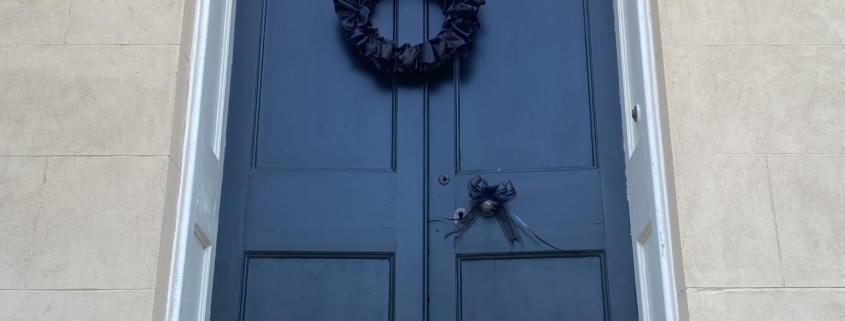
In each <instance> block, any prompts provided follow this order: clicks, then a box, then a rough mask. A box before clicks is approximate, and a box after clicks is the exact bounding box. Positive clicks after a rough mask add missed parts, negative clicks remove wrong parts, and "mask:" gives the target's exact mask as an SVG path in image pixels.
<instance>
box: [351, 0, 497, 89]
mask: <svg viewBox="0 0 845 321" xmlns="http://www.w3.org/2000/svg"><path fill="white" fill-rule="evenodd" d="M377 1H378V0H334V8H335V12H337V17H338V19H340V22H341V24H342V25H343V30H344V31H345V33H346V40H347V41H348V42H349V44H350V45H352V47H353V48H354V49H355V51H356V52H357V53H358V54H360V55H362V56H364V57H366V58H368V59H369V60H370V61H372V62H373V64H375V66H376V68H377V69H378V70H379V71H381V72H386V73H413V72H425V71H430V70H433V69H436V68H438V67H440V66H442V65H443V64H445V63H448V62H450V61H452V60H453V59H454V58H455V57H461V58H463V57H466V56H467V55H468V54H469V53H470V51H472V40H471V39H470V36H471V35H472V32H473V31H474V29H475V27H476V26H478V8H479V7H480V6H481V5H483V4H484V3H485V0H444V4H443V6H444V10H443V11H444V14H445V15H446V21H444V22H443V25H442V28H441V30H440V32H439V33H438V34H437V36H436V37H434V38H432V39H429V40H428V41H426V42H423V43H421V44H416V45H413V46H412V45H411V44H407V43H406V44H404V45H402V46H401V47H397V45H396V42H394V41H393V40H390V39H385V38H384V37H382V36H380V35H379V31H378V29H377V28H376V27H374V26H373V23H372V21H370V11H372V8H373V5H375V3H376V2H377Z"/></svg>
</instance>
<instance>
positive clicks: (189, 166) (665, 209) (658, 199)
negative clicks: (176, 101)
mask: <svg viewBox="0 0 845 321" xmlns="http://www.w3.org/2000/svg"><path fill="white" fill-rule="evenodd" d="M205 1H211V0H199V1H197V4H196V6H197V8H199V6H200V5H201V4H202V3H204V2H205ZM229 1H232V2H237V0H229ZM613 2H614V8H615V11H616V13H615V21H616V23H615V27H614V28H615V30H616V37H617V45H619V44H624V43H640V44H641V45H643V46H644V47H645V48H647V50H648V51H649V52H648V53H647V54H646V55H644V56H645V57H646V58H645V59H644V60H643V61H641V63H642V64H643V65H644V66H649V68H647V70H642V69H637V68H632V66H631V64H629V63H628V61H627V60H626V59H620V60H619V66H618V68H619V73H620V77H623V76H626V75H627V76H628V77H631V76H633V79H642V81H644V82H646V83H649V84H654V85H653V86H647V87H646V90H648V91H649V92H648V93H647V96H648V97H650V98H651V99H650V101H649V103H648V106H646V108H648V114H650V115H653V116H654V117H647V119H649V120H650V121H646V122H644V124H640V125H644V126H647V128H648V132H649V133H650V135H649V137H648V139H649V140H650V142H651V143H652V146H654V148H651V149H650V150H649V153H650V156H651V157H652V159H656V160H663V159H664V146H663V145H664V142H665V141H667V140H664V139H663V135H666V134H668V133H663V132H662V131H661V129H662V126H661V120H662V121H665V120H666V118H665V116H666V115H661V114H660V111H661V110H660V109H661V108H659V107H660V103H661V101H660V99H659V98H658V97H660V96H659V91H660V90H663V88H660V85H662V84H661V83H659V82H658V81H657V80H658V79H659V77H660V75H659V74H658V71H657V70H656V67H655V66H656V63H655V61H656V60H657V59H656V57H657V56H656V55H655V50H654V49H655V48H659V47H657V46H659V45H660V44H659V43H655V38H657V39H659V38H658V37H655V35H656V34H657V33H656V31H657V30H656V29H654V27H655V26H656V23H654V20H655V19H654V14H656V12H657V11H656V10H655V9H656V6H657V4H656V0H613ZM630 2H634V3H635V5H633V6H624V5H623V4H626V3H630ZM236 7H237V5H236V3H235V4H233V5H232V6H231V7H230V8H229V12H223V13H221V14H225V15H228V16H229V17H234V16H235V10H236ZM631 7H634V8H637V7H638V8H641V9H644V12H640V13H639V14H637V16H638V17H639V21H638V28H639V30H638V31H639V32H636V33H633V34H634V35H635V36H631V35H630V33H629V32H627V31H628V30H626V29H627V28H626V27H625V25H624V24H620V23H619V19H620V15H622V14H624V13H625V12H623V11H624V10H625V9H624V8H631ZM194 19H195V21H194V22H193V24H192V25H193V30H192V33H193V35H194V37H193V38H192V39H193V41H194V42H196V41H197V35H198V34H200V33H208V32H214V33H223V34H229V35H231V34H234V24H227V25H225V26H223V28H211V27H212V26H210V25H209V24H208V21H209V19H202V17H201V15H195V18H194ZM640 35H642V36H640ZM233 43H234V42H233V41H229V42H228V43H227V45H228V46H229V48H207V47H204V46H197V44H196V43H194V45H193V46H192V47H191V52H190V53H188V54H189V55H190V57H192V59H191V66H190V69H191V70H190V71H189V75H190V76H189V82H190V83H194V82H196V81H198V80H199V78H200V77H202V76H203V72H202V70H197V68H199V69H202V68H203V67H202V66H201V65H199V64H195V63H194V59H193V58H194V57H197V56H198V55H203V54H204V53H203V52H199V51H200V50H218V51H219V50H221V49H225V50H229V51H230V52H231V50H232V45H233ZM618 50H619V49H617V51H618ZM229 63H231V62H229ZM221 67H223V66H221ZM223 70H228V68H224V69H223ZM220 77H221V79H218V80H219V81H222V82H220V83H226V84H228V78H229V73H228V72H227V73H223V74H221V75H220ZM620 90H622V88H620ZM620 94H621V93H620ZM621 99H623V101H622V106H623V109H624V106H625V101H624V99H626V97H625V95H621ZM191 100H192V99H191V98H189V101H188V102H187V104H188V108H187V111H186V117H185V122H186V126H185V133H184V140H183V142H182V146H183V157H182V164H181V168H182V174H181V181H180V186H179V203H178V204H179V205H178V208H177V211H176V222H181V221H182V219H183V218H184V217H187V216H189V215H190V211H191V210H193V206H192V204H183V202H184V201H183V200H184V199H185V197H184V196H185V195H186V194H187V193H190V191H187V189H189V187H190V185H191V181H192V180H193V176H194V173H195V172H196V171H197V170H198V168H197V163H196V160H197V157H196V152H197V151H196V149H195V148H191V147H194V146H196V139H197V133H196V132H193V131H191V124H196V123H197V122H198V121H199V116H200V113H199V112H198V110H196V109H197V108H212V107H215V106H195V105H194V104H192V101H191ZM226 104H228V101H227V102H226ZM623 116H625V117H623V119H624V121H623V124H621V125H622V126H623V127H624V128H623V133H625V135H628V130H627V128H628V126H629V122H631V121H632V120H631V117H628V115H623ZM223 117H226V115H223ZM208 134H210V135H214V134H216V135H217V136H216V137H214V138H215V139H216V140H217V141H218V142H221V146H225V138H226V128H225V127H224V128H222V130H219V131H217V132H216V133H208ZM626 139H627V137H626ZM667 142H668V141H667ZM626 155H627V154H626ZM626 159H627V157H626ZM646 174H647V175H651V176H652V177H654V178H655V184H654V185H653V189H654V190H653V192H654V193H653V195H655V199H654V200H653V201H654V202H655V204H656V208H657V212H658V213H656V214H657V216H658V218H660V219H662V221H663V222H665V224H660V226H658V227H657V228H658V231H657V232H658V235H659V236H660V238H659V242H660V245H661V248H662V249H664V250H663V251H662V253H661V254H662V255H661V261H660V262H659V264H660V265H661V267H662V268H661V271H662V273H661V274H662V279H663V282H662V283H663V291H664V294H666V296H665V297H666V300H665V302H663V304H664V306H665V311H666V315H667V316H669V318H672V319H671V320H677V319H678V303H677V301H678V300H677V295H675V293H676V290H675V287H676V286H675V271H674V268H675V265H674V259H673V253H674V252H673V250H672V247H673V245H674V244H672V237H671V235H672V234H671V232H672V231H671V229H670V224H668V222H670V217H669V213H670V212H669V209H670V206H669V194H668V191H669V190H668V187H667V183H666V182H667V180H666V164H665V163H663V162H662V161H658V162H653V166H652V167H651V172H650V173H646ZM222 183H223V182H222V179H221V180H220V181H218V182H217V184H219V185H221V186H222ZM218 190H220V189H218ZM629 194H630V193H629ZM218 208H219V207H218ZM629 214H630V213H629ZM191 233H193V227H192V226H190V224H178V223H177V227H176V231H175V236H176V238H175V239H174V244H173V249H172V253H171V266H170V271H169V280H170V282H169V285H168V298H167V307H166V308H167V316H168V317H167V320H168V321H187V320H179V319H178V316H177V315H176V314H175V313H174V312H178V311H179V310H180V309H181V302H180V300H179V298H180V297H181V294H182V291H183V288H182V286H181V284H182V282H181V280H183V279H184V272H185V271H184V253H185V251H186V247H187V244H186V243H185V242H179V241H178V240H179V239H181V238H180V237H179V236H184V235H187V234H191ZM215 248H216V247H215ZM632 251H633V249H632ZM212 264H214V263H213V262H212ZM205 280H206V283H207V284H202V285H201V286H202V287H203V288H205V289H208V288H210V287H211V285H212V284H211V283H212V282H213V277H211V276H209V277H207V278H205ZM639 308H640V309H643V308H644V307H642V306H640V307H639ZM191 321H193V320H191Z"/></svg>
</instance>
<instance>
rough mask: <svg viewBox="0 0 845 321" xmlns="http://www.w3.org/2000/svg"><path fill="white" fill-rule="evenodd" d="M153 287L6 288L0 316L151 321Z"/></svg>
mask: <svg viewBox="0 0 845 321" xmlns="http://www.w3.org/2000/svg"><path fill="white" fill-rule="evenodd" d="M154 296H155V292H154V291H153V290H136V291H96V290H89V291H2V290H0V302H2V303H3V304H0V320H10V321H149V320H151V319H152V316H153V313H152V312H153V301H154V300H155V298H154Z"/></svg>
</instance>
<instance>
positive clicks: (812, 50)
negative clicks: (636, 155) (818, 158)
mask: <svg viewBox="0 0 845 321" xmlns="http://www.w3.org/2000/svg"><path fill="white" fill-rule="evenodd" d="M664 55H665V56H664V61H665V62H666V66H665V67H666V91H667V99H668V107H669V119H670V125H669V127H670V130H671V135H672V136H671V140H672V144H673V146H672V148H673V152H674V153H679V154H688V153H696V154H697V153H845V139H842V137H845V108H843V103H842V102H843V101H845V90H842V84H843V83H845V72H843V70H845V47H724V46H717V47H713V46H698V47H667V48H665V50H664Z"/></svg>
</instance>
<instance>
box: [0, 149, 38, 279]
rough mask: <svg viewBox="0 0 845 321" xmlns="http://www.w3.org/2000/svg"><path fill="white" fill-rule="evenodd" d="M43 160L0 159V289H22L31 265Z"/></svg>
mask: <svg viewBox="0 0 845 321" xmlns="http://www.w3.org/2000/svg"><path fill="white" fill-rule="evenodd" d="M45 166H46V159H44V158H39V157H20V158H17V157H0V289H22V288H24V285H25V283H26V273H27V271H28V270H29V265H30V263H31V262H32V241H33V238H34V237H35V226H36V224H37V217H38V210H39V207H40V206H41V202H42V197H41V195H42V190H43V188H44V167H45Z"/></svg>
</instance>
